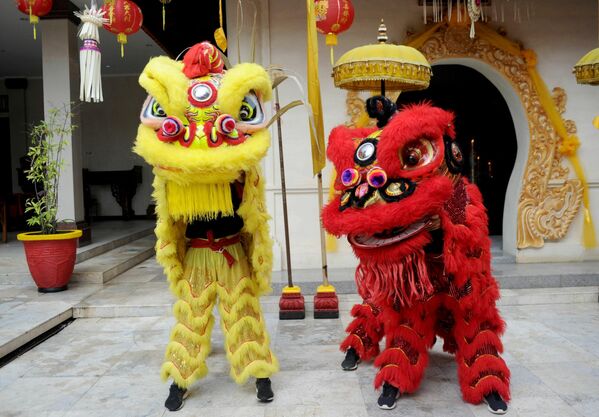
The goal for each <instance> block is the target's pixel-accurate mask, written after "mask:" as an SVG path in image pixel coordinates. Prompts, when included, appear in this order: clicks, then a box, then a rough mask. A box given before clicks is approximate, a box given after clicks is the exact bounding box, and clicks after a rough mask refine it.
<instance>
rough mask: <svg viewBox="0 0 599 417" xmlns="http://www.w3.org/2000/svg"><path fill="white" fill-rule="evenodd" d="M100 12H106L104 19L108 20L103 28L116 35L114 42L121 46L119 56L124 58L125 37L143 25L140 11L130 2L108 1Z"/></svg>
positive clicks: (129, 0)
mask: <svg viewBox="0 0 599 417" xmlns="http://www.w3.org/2000/svg"><path fill="white" fill-rule="evenodd" d="M102 10H104V11H105V12H106V14H105V17H106V18H107V19H108V23H106V24H105V25H104V28H105V29H106V30H108V31H110V32H112V33H115V34H116V35H117V37H116V40H117V42H118V43H120V44H121V56H124V55H125V52H124V45H125V44H126V43H127V35H132V34H134V33H135V32H137V31H138V30H139V29H140V28H141V25H142V23H143V14H142V12H141V9H140V8H139V6H138V5H137V4H135V3H134V2H132V1H131V0H110V1H106V2H105V3H104V5H103V6H102Z"/></svg>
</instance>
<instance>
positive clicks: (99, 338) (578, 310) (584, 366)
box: [0, 303, 599, 417]
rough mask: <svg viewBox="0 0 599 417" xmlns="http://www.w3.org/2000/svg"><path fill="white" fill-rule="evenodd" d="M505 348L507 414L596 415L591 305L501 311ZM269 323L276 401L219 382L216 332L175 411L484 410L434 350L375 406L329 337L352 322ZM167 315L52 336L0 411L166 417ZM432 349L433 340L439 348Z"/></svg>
mask: <svg viewBox="0 0 599 417" xmlns="http://www.w3.org/2000/svg"><path fill="white" fill-rule="evenodd" d="M502 313H503V315H504V317H505V319H506V320H507V323H508V330H507V333H506V335H505V336H504V343H505V346H506V353H505V355H504V357H505V359H506V361H507V363H508V365H509V366H510V368H511V371H512V395H513V401H512V404H511V409H510V411H509V414H508V415H511V416H538V417H546V416H555V417H558V416H559V417H570V416H572V417H574V416H578V417H579V416H588V417H596V416H598V415H599V388H598V387H599V331H598V330H599V305H598V304H596V303H586V304H561V305H537V306H506V307H503V308H502ZM341 316H342V317H341V319H338V320H314V319H312V318H307V319H305V320H301V321H279V320H278V319H277V316H276V313H267V314H266V320H267V324H268V328H269V331H270V333H271V337H272V345H273V349H274V351H275V353H276V354H277V355H278V357H279V360H280V362H281V372H280V373H278V374H276V375H275V376H274V377H273V386H274V389H275V393H276V397H275V401H274V402H273V403H271V404H267V405H263V404H259V403H257V402H256V400H255V392H254V388H253V386H252V384H246V385H244V386H241V387H240V386H236V385H235V383H233V382H232V381H231V380H230V379H229V377H228V367H227V363H226V359H225V354H224V351H223V347H222V333H221V332H220V330H219V329H217V328H215V331H214V334H213V346H214V348H213V353H212V354H211V355H210V357H209V359H208V366H209V368H210V371H211V372H210V374H209V376H208V377H207V378H206V379H204V380H202V381H200V382H199V383H197V385H196V387H195V388H194V389H193V391H192V395H191V397H190V398H189V399H188V400H187V403H186V406H185V408H184V409H183V410H181V411H180V412H178V413H176V414H173V415H174V416H177V417H190V416H210V417H218V416H226V417H232V416H252V417H256V416H265V417H266V416H269V417H271V416H272V417H274V416H285V417H296V416H297V417H299V416H311V417H315V416H325V417H337V416H339V417H341V416H343V417H354V416H355V417H358V416H360V417H362V416H387V417H390V416H410V417H420V416H439V417H453V416H455V417H471V416H490V414H489V413H488V411H487V410H486V408H485V407H484V406H482V405H481V406H471V405H467V404H465V403H463V402H462V400H461V398H460V393H459V389H458V385H457V380H456V369H455V363H454V361H453V358H452V357H451V356H449V355H447V354H444V353H442V352H440V351H439V348H438V347H437V348H435V349H434V350H433V352H432V353H431V361H430V365H429V368H428V370H427V373H426V377H425V379H424V382H423V384H422V386H421V389H420V391H419V392H418V393H417V394H416V395H410V396H405V397H404V398H402V399H400V402H399V404H398V407H397V409H395V410H393V411H381V410H379V409H378V408H377V407H376V398H377V393H376V392H374V390H373V388H372V380H373V376H374V374H375V369H374V368H373V367H372V365H371V364H369V363H365V364H361V366H360V368H359V369H358V371H356V372H343V371H341V369H340V368H339V363H340V361H341V359H342V355H341V353H340V352H339V351H338V348H337V344H338V342H339V340H341V338H342V337H343V328H344V327H345V325H346V324H347V323H348V321H349V313H348V311H342V314H341ZM171 325H172V319H171V318H167V317H122V318H110V319H106V318H104V319H97V318H96V319H78V320H76V321H75V322H73V323H72V324H71V325H70V326H68V327H67V328H66V329H64V330H63V331H62V332H61V333H59V334H57V335H56V336H54V337H52V338H51V339H49V340H47V341H46V342H44V343H43V344H41V345H39V346H37V347H36V348H34V349H33V350H31V351H29V352H27V353H25V354H24V355H23V356H21V357H19V358H18V359H16V360H14V361H13V362H11V363H10V364H8V365H6V366H5V367H3V368H1V369H0V415H1V416H3V417H21V416H35V417H50V416H52V417H59V416H65V417H74V416H81V417H97V416H106V417H120V416H126V417H137V416H166V415H170V413H168V412H166V411H165V409H164V408H163V405H162V404H163V401H164V399H165V396H166V395H167V392H168V386H167V385H165V384H162V383H161V382H160V380H159V377H158V371H159V367H160V363H161V359H162V354H163V348H164V345H165V343H166V341H167V338H168V331H169V327H170V326H171ZM438 345H439V344H438Z"/></svg>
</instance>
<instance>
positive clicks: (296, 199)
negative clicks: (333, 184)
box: [227, 0, 599, 268]
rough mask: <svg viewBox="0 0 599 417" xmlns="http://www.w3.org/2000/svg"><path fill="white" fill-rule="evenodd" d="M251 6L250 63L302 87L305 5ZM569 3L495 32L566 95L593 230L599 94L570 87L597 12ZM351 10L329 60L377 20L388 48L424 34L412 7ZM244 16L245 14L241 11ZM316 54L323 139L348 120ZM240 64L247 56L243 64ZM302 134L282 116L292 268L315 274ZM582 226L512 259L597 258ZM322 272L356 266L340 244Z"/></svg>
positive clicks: (273, 169)
mask: <svg viewBox="0 0 599 417" xmlns="http://www.w3.org/2000/svg"><path fill="white" fill-rule="evenodd" d="M229 3H230V4H229V5H228V9H227V19H228V21H227V25H228V30H229V43H230V44H231V45H233V46H234V45H235V42H236V40H235V32H236V29H235V28H236V26H235V17H236V11H235V5H234V4H233V3H234V2H229ZM256 3H257V4H258V6H259V7H258V9H259V14H258V16H259V23H258V34H259V39H260V44H259V48H258V49H259V50H258V54H257V60H258V61H259V62H260V63H262V64H263V65H269V64H273V65H275V64H276V65H282V66H284V67H285V68H288V69H289V70H291V71H294V72H296V73H298V74H299V75H300V76H301V77H302V78H303V79H304V80H305V30H306V29H305V26H306V16H305V1H303V0H288V1H271V0H257V1H256ZM572 3H574V2H568V3H567V4H566V3H565V2H562V1H559V0H548V1H544V2H542V3H541V2H536V3H535V4H536V8H535V9H536V15H535V16H534V17H533V18H532V19H531V21H523V22H522V23H521V24H518V23H514V22H513V21H512V20H511V16H510V14H509V13H506V16H510V17H509V18H506V21H505V23H503V24H502V26H503V27H504V28H506V30H507V32H508V37H510V38H512V39H517V40H520V41H522V42H523V44H524V46H525V47H526V48H531V49H534V50H536V52H537V54H538V68H539V71H540V73H541V75H542V76H543V78H544V80H545V82H546V83H547V86H548V87H549V88H550V89H551V88H553V87H555V86H560V87H563V88H565V89H566V91H567V93H568V97H569V100H568V107H567V113H566V115H565V116H566V117H567V118H569V119H573V120H574V121H575V122H576V123H577V125H578V129H579V136H580V139H581V142H582V146H581V150H580V155H581V159H582V162H583V165H584V167H585V169H586V171H587V177H588V179H589V181H590V182H591V185H592V187H593V188H592V189H591V203H592V211H593V215H594V216H595V218H596V221H597V222H598V223H599V188H598V187H599V166H598V165H597V164H594V163H593V161H594V160H596V158H597V156H598V155H599V141H598V140H597V139H599V138H598V136H599V131H597V130H594V129H593V127H592V124H591V122H592V119H593V117H594V116H595V115H597V114H598V113H599V94H598V93H599V90H597V89H596V88H593V87H585V86H579V85H577V84H576V81H575V79H574V77H573V75H572V73H571V68H572V66H573V65H574V63H575V62H576V61H577V60H578V58H580V57H581V56H582V55H583V54H585V53H586V52H587V51H589V50H590V49H592V48H594V47H596V41H597V9H596V7H597V6H596V2H595V1H594V0H577V1H576V2H575V3H576V6H574V5H573V4H572ZM353 4H354V7H355V12H356V15H355V20H354V23H353V26H352V27H351V28H350V30H348V31H347V32H345V33H343V34H341V35H340V36H339V45H338V46H337V47H336V48H335V55H336V57H339V56H341V54H342V53H343V52H345V51H347V50H349V49H351V48H353V47H356V46H359V45H363V44H366V43H373V42H375V40H376V34H377V28H378V24H379V21H380V18H381V17H384V19H385V23H386V24H387V28H388V33H389V38H390V41H394V42H395V41H398V42H402V41H403V40H404V38H405V33H406V31H407V30H410V31H412V32H416V33H418V32H420V31H421V30H423V28H424V25H423V22H422V9H421V7H419V6H418V3H417V2H416V1H415V0H414V1H388V0H387V1H385V0H354V1H353ZM247 14H251V13H248V12H247V11H246V15H247ZM493 26H496V24H493ZM249 33H250V32H249V30H248V29H247V28H246V29H245V30H244V35H242V36H243V38H242V39H243V41H242V49H243V50H247V48H248V45H249V42H248V41H247V39H248V37H249ZM319 48H320V50H319V52H320V76H321V80H320V82H321V89H322V99H323V109H324V116H325V117H324V123H325V132H328V131H330V130H331V129H332V128H333V127H334V126H335V125H337V124H340V123H343V122H344V121H345V120H347V116H346V115H345V108H346V106H345V97H346V94H345V92H344V91H341V90H338V89H335V88H334V86H333V82H332V79H331V78H330V77H329V74H330V73H331V67H330V60H329V51H328V47H326V46H325V45H324V37H323V36H320V35H319ZM233 52H234V51H233ZM230 56H231V57H232V61H235V59H236V58H235V57H236V53H233V54H231V55H230ZM247 56H248V54H246V59H247ZM242 58H243V57H242ZM304 85H305V81H304ZM298 97H299V93H298V91H297V89H295V88H294V87H293V86H292V85H291V83H289V85H283V86H282V87H281V102H282V104H285V103H287V102H289V101H291V100H293V99H296V98H298ZM307 129H308V126H307V122H306V115H305V112H304V111H303V110H299V109H295V110H292V111H291V112H290V113H288V114H287V115H285V116H284V118H283V136H284V142H285V164H286V172H287V186H288V188H289V193H290V195H289V196H288V204H289V212H290V213H289V215H290V232H291V233H290V234H291V246H292V250H291V252H292V264H293V267H294V268H307V267H310V268H318V267H319V266H320V255H319V240H318V238H319V237H318V212H317V203H316V202H317V195H316V181H315V179H313V178H312V175H311V160H310V156H309V139H308V130H307ZM275 133H276V131H275V130H274V129H273V145H274V146H273V149H272V150H271V152H270V154H269V155H268V157H267V159H266V161H265V163H264V165H265V172H266V176H267V184H268V189H267V192H268V203H269V209H270V211H271V214H272V215H273V217H274V220H273V226H274V227H273V234H274V236H275V239H276V240H277V242H278V243H279V248H284V235H283V221H282V208H281V203H280V180H279V174H278V152H277V150H276V137H275V136H274V134H275ZM572 176H573V174H572ZM325 177H326V178H325V183H328V176H327V175H325ZM581 220H582V218H581V216H578V217H577V219H576V220H575V224H573V225H572V227H571V230H570V232H569V233H568V235H567V236H566V237H565V238H564V239H563V240H562V241H561V242H559V243H548V244H547V245H546V247H545V248H542V249H540V250H530V249H529V250H524V251H519V253H518V258H519V259H520V260H521V261H526V260H531V259H532V260H537V261H539V260H544V261H549V260H558V259H562V260H563V259H568V260H576V259H583V258H585V259H586V258H591V257H597V258H599V252H598V251H597V250H594V251H584V250H583V248H582V246H581V245H580V239H581V230H580V229H581ZM598 233H599V231H598ZM513 239H515V236H513ZM280 250H281V251H282V249H280ZM279 255H280V256H281V258H284V257H283V254H282V253H279ZM557 255H560V257H558V256H557ZM329 265H330V266H332V267H351V266H353V265H355V259H354V258H353V255H352V254H351V250H350V249H349V246H348V245H347V243H346V242H345V241H343V242H340V248H339V250H338V251H337V252H336V253H333V254H329Z"/></svg>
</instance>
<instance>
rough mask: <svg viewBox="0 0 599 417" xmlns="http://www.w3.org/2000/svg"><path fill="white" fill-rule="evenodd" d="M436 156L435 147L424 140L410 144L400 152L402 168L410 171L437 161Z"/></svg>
mask: <svg viewBox="0 0 599 417" xmlns="http://www.w3.org/2000/svg"><path fill="white" fill-rule="evenodd" d="M435 155H436V149H435V146H434V145H433V143H432V142H431V141H430V140H428V139H424V138H421V139H417V140H414V141H412V142H409V143H408V144H406V146H404V147H403V148H402V149H401V150H400V151H399V159H400V161H401V167H402V169H405V170H408V171H409V170H414V169H417V168H421V167H423V166H425V165H428V164H429V163H430V162H431V161H432V160H433V159H435Z"/></svg>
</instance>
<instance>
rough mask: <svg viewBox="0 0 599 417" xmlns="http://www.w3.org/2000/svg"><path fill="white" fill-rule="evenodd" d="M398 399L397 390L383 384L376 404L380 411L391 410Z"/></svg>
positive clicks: (387, 384)
mask: <svg viewBox="0 0 599 417" xmlns="http://www.w3.org/2000/svg"><path fill="white" fill-rule="evenodd" d="M398 398H399V389H398V388H395V387H394V386H393V385H391V384H389V383H388V382H385V383H384V384H383V392H382V393H381V395H380V396H379V399H378V400H377V404H378V406H379V408H380V409H382V410H393V409H394V408H395V406H396V403H397V399H398Z"/></svg>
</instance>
